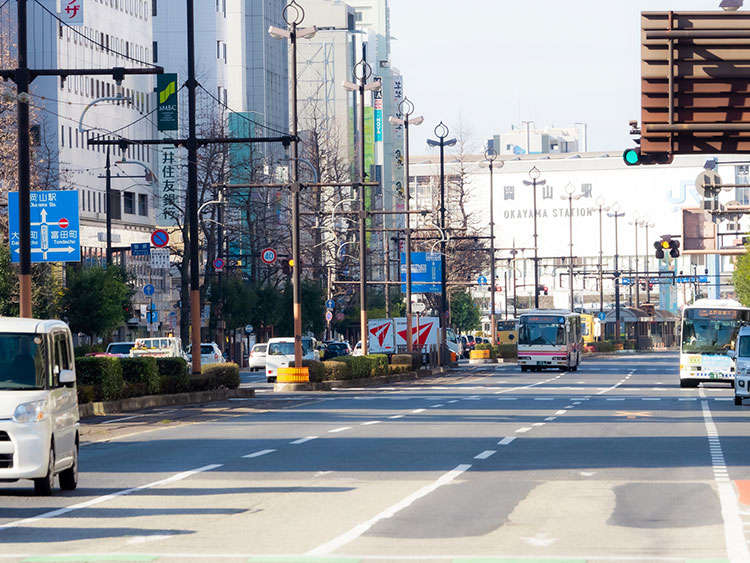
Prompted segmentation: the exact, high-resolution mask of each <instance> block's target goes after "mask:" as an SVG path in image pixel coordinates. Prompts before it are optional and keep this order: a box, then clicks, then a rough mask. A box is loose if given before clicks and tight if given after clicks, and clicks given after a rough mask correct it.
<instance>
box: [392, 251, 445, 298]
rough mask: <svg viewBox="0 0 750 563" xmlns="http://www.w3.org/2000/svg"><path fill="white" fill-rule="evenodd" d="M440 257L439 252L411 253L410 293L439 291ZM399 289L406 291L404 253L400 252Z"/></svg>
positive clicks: (440, 276) (440, 278)
mask: <svg viewBox="0 0 750 563" xmlns="http://www.w3.org/2000/svg"><path fill="white" fill-rule="evenodd" d="M441 268H442V259H441V255H440V254H439V253H437V252H436V253H434V254H433V253H431V252H412V253H411V291H412V293H440V290H441V286H440V282H441V280H442V269H441ZM401 291H402V292H403V293H406V254H405V253H403V252H402V253H401Z"/></svg>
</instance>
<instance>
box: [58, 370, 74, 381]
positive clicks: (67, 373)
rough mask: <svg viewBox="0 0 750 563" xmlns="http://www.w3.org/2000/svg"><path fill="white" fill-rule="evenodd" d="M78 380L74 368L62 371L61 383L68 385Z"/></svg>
mask: <svg viewBox="0 0 750 563" xmlns="http://www.w3.org/2000/svg"><path fill="white" fill-rule="evenodd" d="M75 382H76V372H74V371H73V370H72V369H64V370H62V371H60V383H62V384H65V385H68V384H72V383H75Z"/></svg>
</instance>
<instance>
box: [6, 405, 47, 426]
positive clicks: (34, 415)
mask: <svg viewBox="0 0 750 563" xmlns="http://www.w3.org/2000/svg"><path fill="white" fill-rule="evenodd" d="M45 418H47V413H46V411H45V409H44V401H33V402H31V403H22V404H20V405H18V406H17V407H16V411H15V412H14V413H13V420H14V421H15V422H21V423H24V422H41V421H42V420H44V419H45Z"/></svg>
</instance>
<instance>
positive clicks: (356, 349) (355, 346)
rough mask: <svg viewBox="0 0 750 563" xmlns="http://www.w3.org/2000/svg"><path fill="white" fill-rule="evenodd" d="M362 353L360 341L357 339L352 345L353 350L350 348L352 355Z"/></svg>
mask: <svg viewBox="0 0 750 563" xmlns="http://www.w3.org/2000/svg"><path fill="white" fill-rule="evenodd" d="M361 355H362V341H361V340H358V341H357V343H356V344H355V345H354V350H352V356H361Z"/></svg>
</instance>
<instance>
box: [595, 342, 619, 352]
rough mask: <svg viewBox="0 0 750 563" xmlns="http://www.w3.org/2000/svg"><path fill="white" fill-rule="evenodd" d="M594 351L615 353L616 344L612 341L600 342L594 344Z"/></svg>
mask: <svg viewBox="0 0 750 563" xmlns="http://www.w3.org/2000/svg"><path fill="white" fill-rule="evenodd" d="M594 350H596V351H597V352H614V350H615V343H614V342H612V341H611V340H602V341H600V342H594Z"/></svg>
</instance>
